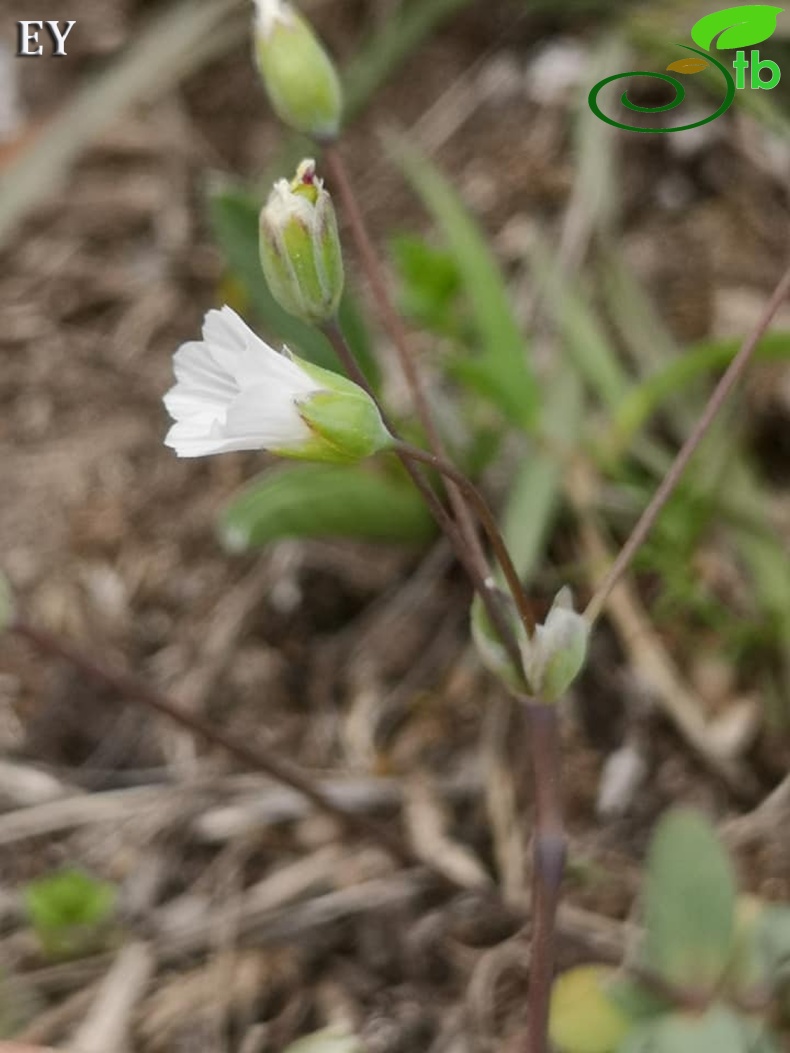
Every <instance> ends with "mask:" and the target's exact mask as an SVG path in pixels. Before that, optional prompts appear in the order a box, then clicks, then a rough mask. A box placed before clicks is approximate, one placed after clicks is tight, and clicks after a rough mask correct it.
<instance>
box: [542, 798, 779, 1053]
mask: <svg viewBox="0 0 790 1053" xmlns="http://www.w3.org/2000/svg"><path fill="white" fill-rule="evenodd" d="M643 916H644V924H645V931H644V937H643V939H642V941H641V943H640V946H639V948H638V951H637V954H636V955H635V957H634V959H633V960H629V961H627V962H625V963H624V965H623V967H622V968H621V969H613V968H610V967H608V966H596V965H587V966H582V967H580V968H577V969H572V970H570V971H569V972H567V973H565V974H564V975H563V976H561V977H560V978H559V980H558V981H557V983H556V985H555V989H554V994H553V999H552V1008H551V1038H552V1041H553V1043H554V1045H555V1047H556V1049H557V1050H558V1051H559V1053H779V1051H780V1049H783V1048H786V1047H785V1046H784V1045H782V1041H783V1036H784V1041H785V1042H786V1041H787V1033H786V1032H785V1031H784V1030H783V1029H784V1028H786V1027H787V1025H788V1023H790V997H789V996H790V908H788V907H784V906H776V905H773V904H768V903H764V902H762V901H760V900H757V899H754V898H751V897H746V896H744V897H738V895H737V888H736V883H735V877H734V875H733V871H732V867H731V864H730V861H729V859H728V858H727V855H726V853H725V852H724V850H723V849H722V847H721V845H720V844H719V842H718V840H717V838H716V835H715V833H714V831H713V830H712V828H711V827H710V825H709V824H708V823H707V822H706V820H705V819H703V818H702V816H700V815H698V814H697V813H695V812H693V811H690V810H687V809H677V810H673V811H672V812H670V813H669V814H668V815H666V816H665V817H664V818H663V819H662V821H661V822H660V823H659V825H658V828H657V830H656V832H655V834H654V836H653V841H652V844H651V847H650V853H649V858H648V863H647V877H646V880H645V887H644V892H643Z"/></svg>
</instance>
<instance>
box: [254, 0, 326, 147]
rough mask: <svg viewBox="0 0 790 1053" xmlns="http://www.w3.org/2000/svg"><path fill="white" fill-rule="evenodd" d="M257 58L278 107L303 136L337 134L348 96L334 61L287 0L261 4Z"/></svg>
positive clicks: (280, 114)
mask: <svg viewBox="0 0 790 1053" xmlns="http://www.w3.org/2000/svg"><path fill="white" fill-rule="evenodd" d="M255 6H256V19H255V57H256V59H257V64H258V69H259V71H260V74H261V77H262V78H263V83H264V85H265V86H266V91H267V92H268V95H269V99H270V100H271V104H272V108H273V109H274V112H275V113H276V114H277V116H278V117H279V118H280V120H281V121H283V122H284V123H285V124H287V125H288V126H289V127H290V128H293V129H294V130H295V131H297V132H304V133H305V134H306V135H309V136H311V137H312V138H314V139H318V140H321V141H328V140H332V139H334V138H335V137H336V136H337V133H338V130H339V128H340V119H341V116H342V111H343V93H342V89H341V87H340V79H339V78H338V75H337V72H336V70H335V67H334V65H333V63H332V60H331V59H330V58H329V56H328V55H327V53H326V51H325V50H324V48H323V46H322V45H321V43H320V41H319V40H318V38H317V37H316V35H315V33H313V30H312V29H311V28H310V25H309V24H308V23H307V22H306V21H305V20H304V19H303V18H302V16H301V15H299V14H297V12H296V11H294V9H293V8H292V7H291V5H290V4H289V3H288V2H287V0H255Z"/></svg>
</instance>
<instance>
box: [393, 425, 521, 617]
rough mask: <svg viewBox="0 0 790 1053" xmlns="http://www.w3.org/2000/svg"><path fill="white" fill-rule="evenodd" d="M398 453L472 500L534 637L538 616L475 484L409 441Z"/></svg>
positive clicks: (494, 520)
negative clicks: (423, 467) (455, 487)
mask: <svg viewBox="0 0 790 1053" xmlns="http://www.w3.org/2000/svg"><path fill="white" fill-rule="evenodd" d="M395 452H396V453H398V454H400V455H401V457H405V458H406V459H407V460H413V461H419V462H421V463H422V464H427V465H430V466H431V468H435V469H436V471H437V472H440V473H441V474H442V475H445V476H447V478H448V479H450V480H451V481H452V482H453V483H454V484H455V485H456V486H457V487H458V489H459V490H460V491H461V493H462V494H463V495H464V497H465V498H466V499H467V500H468V501H469V504H470V505H471V506H472V508H473V509H474V510H475V512H476V513H477V517H478V519H479V520H480V523H481V525H482V527H483V529H484V530H485V532H486V535H487V536H488V539H489V541H490V542H491V547H492V549H493V550H494V555H495V556H496V559H497V562H498V563H499V566H500V567H501V568H502V573H503V574H504V575H505V581H506V582H507V585H508V588H509V590H510V592H511V595H512V596H513V600H514V602H515V604H516V607H517V609H518V613H519V617H520V618H521V621H522V624H523V625H524V629H525V630H526V633H527V636H529V637H531V636H532V634H533V633H534V632H535V616H534V614H533V611H532V605H531V604H530V602H529V599H528V598H527V594H526V592H525V591H524V587H523V585H522V584H521V579H520V578H519V576H518V571H517V570H516V568H515V566H514V564H513V560H512V559H511V557H510V552H509V551H508V547H507V545H506V544H505V539H504V538H503V537H502V534H501V533H500V531H499V526H498V525H497V521H496V518H495V517H494V513H493V512H492V511H491V509H490V508H489V507H488V503H487V502H486V499H485V498H484V497H483V495H482V494H481V493H480V491H479V490H478V489H477V487H476V486H475V485H474V483H472V482H470V480H469V479H467V478H466V476H465V475H464V474H463V472H460V471H459V470H458V469H457V468H456V467H455V466H454V465H452V464H450V463H449V461H446V460H444V458H442V457H437V456H436V454H434V453H429V452H428V451H427V450H421V449H420V448H419V447H417V446H411V445H410V444H409V443H406V442H396V444H395Z"/></svg>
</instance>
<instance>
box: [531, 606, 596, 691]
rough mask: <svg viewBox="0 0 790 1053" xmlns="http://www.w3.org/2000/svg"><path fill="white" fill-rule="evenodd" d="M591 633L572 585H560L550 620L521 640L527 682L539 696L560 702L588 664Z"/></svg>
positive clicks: (548, 618)
mask: <svg viewBox="0 0 790 1053" xmlns="http://www.w3.org/2000/svg"><path fill="white" fill-rule="evenodd" d="M589 635H590V625H589V622H588V621H587V619H586V618H584V617H583V616H582V615H581V614H576V612H575V611H574V609H573V597H572V596H571V591H570V589H569V588H567V586H566V587H565V588H563V589H560V591H559V592H558V593H557V596H556V598H555V600H554V603H553V604H552V607H551V610H550V611H549V614H548V617H547V618H546V621H545V622H544V623H543V625H538V626H536V628H535V633H534V635H533V637H532V639H531V640H527V641H526V642H522V644H521V653H522V656H523V659H524V672H525V674H526V677H527V683H528V684H529V687H530V691H531V692H532V694H533V695H534V696H535V697H536V698H539V699H541V700H542V701H544V702H556V701H557V699H558V698H560V697H561V696H562V695H563V694H564V693H565V692H566V691H567V690H568V688H569V687H570V686H571V684H572V683H573V681H574V680H575V679H576V677H577V676H578V675H579V673H580V672H581V669H582V667H583V665H584V660H585V658H586V657H587V640H588V638H589Z"/></svg>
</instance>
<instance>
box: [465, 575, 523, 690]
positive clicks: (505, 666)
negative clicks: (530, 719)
mask: <svg viewBox="0 0 790 1053" xmlns="http://www.w3.org/2000/svg"><path fill="white" fill-rule="evenodd" d="M485 585H486V588H487V589H489V591H490V592H491V593H492V594H496V595H495V596H494V597H493V598H494V599H495V602H497V603H498V604H499V605H500V608H501V610H502V612H503V613H504V615H505V617H506V619H507V621H508V623H509V625H510V628H511V629H512V631H513V635H514V637H515V638H516V640H517V641H518V644H519V646H521V647H523V646H524V645H525V644H526V643H527V633H526V630H525V629H524V626H523V624H522V622H521V619H520V618H519V616H518V610H517V609H516V604H515V603H514V601H513V597H512V596H511V595H510V593H509V592H503V591H502V590H501V589H500V588H498V587H497V586H496V585H495V583H494V581H493V580H491V579H488V580H487V581H486V582H485ZM471 626H472V641H473V642H474V645H475V648H476V649H477V654H478V656H479V658H480V660H481V662H482V663H483V665H484V666H485V667H486V669H487V670H488V671H489V672H490V673H493V674H494V676H496V677H497V678H498V679H499V680H500V681H501V682H502V683H503V684H504V685H505V687H507V688H509V689H510V690H511V691H513V692H515V693H516V694H520V693H522V692H523V686H524V681H523V678H522V676H521V673H520V670H518V669H516V668H514V666H513V660H512V659H511V657H510V655H509V654H508V651H507V648H506V647H505V645H504V644H503V643H502V640H501V639H500V637H499V635H498V633H497V632H496V630H495V629H494V627H493V625H492V624H491V620H490V619H489V617H488V613H487V611H486V608H485V604H484V603H483V601H482V600H481V599H480V596H475V598H474V600H473V601H472V611H471Z"/></svg>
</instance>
